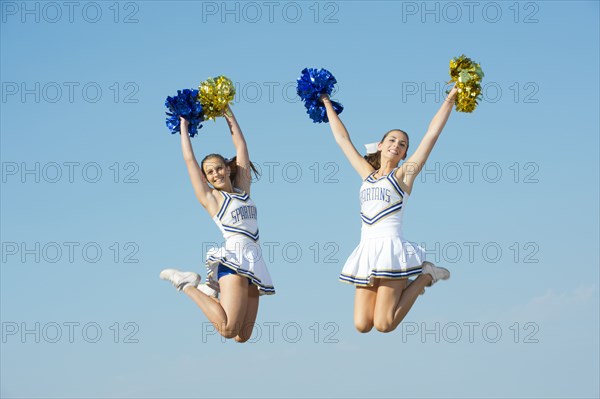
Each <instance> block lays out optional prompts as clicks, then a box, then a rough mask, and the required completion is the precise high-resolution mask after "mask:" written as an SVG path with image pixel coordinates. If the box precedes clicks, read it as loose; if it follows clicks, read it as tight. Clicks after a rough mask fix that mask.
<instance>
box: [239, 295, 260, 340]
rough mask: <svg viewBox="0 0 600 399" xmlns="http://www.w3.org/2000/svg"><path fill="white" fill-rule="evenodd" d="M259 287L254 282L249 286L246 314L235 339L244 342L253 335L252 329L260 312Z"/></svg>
mask: <svg viewBox="0 0 600 399" xmlns="http://www.w3.org/2000/svg"><path fill="white" fill-rule="evenodd" d="M258 298H259V293H258V288H257V287H256V286H255V285H254V284H250V286H249V287H248V304H247V305H246V315H245V316H244V321H243V322H242V328H241V329H240V331H239V333H238V335H237V337H235V340H236V341H237V342H240V343H244V342H246V341H248V340H249V339H250V337H251V336H252V330H253V329H254V322H255V321H256V315H257V314H258Z"/></svg>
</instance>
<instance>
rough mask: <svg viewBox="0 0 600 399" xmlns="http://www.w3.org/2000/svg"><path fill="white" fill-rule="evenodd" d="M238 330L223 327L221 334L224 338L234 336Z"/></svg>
mask: <svg viewBox="0 0 600 399" xmlns="http://www.w3.org/2000/svg"><path fill="white" fill-rule="evenodd" d="M238 333H239V331H238V330H237V329H233V328H227V327H226V328H224V329H223V330H221V335H222V336H223V337H225V338H235V337H236V336H237V335H238Z"/></svg>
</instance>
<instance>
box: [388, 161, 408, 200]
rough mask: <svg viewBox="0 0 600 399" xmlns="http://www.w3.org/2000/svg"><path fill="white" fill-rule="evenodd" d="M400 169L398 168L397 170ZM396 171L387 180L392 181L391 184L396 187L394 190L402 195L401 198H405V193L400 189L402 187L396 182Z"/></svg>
mask: <svg viewBox="0 0 600 399" xmlns="http://www.w3.org/2000/svg"><path fill="white" fill-rule="evenodd" d="M396 169H398V168H396ZM396 169H394V170H393V171H392V173H390V174H389V175H388V176H387V179H388V180H389V181H390V183H392V186H394V188H395V189H396V191H398V194H400V196H401V197H402V198H404V191H403V190H402V189H401V188H400V185H399V184H398V182H397V181H396V177H395V173H396Z"/></svg>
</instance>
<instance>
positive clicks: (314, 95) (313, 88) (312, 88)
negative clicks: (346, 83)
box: [297, 68, 337, 101]
mask: <svg viewBox="0 0 600 399" xmlns="http://www.w3.org/2000/svg"><path fill="white" fill-rule="evenodd" d="M336 83H337V80H335V78H334V77H333V75H332V74H331V72H329V71H328V70H327V69H316V68H304V69H303V70H302V73H301V75H300V77H299V78H298V88H297V92H298V95H299V96H300V98H301V99H302V100H304V101H309V100H319V96H320V95H321V94H323V93H327V94H328V95H331V92H332V91H333V86H334V85H335V84H336Z"/></svg>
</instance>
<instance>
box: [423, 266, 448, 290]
mask: <svg viewBox="0 0 600 399" xmlns="http://www.w3.org/2000/svg"><path fill="white" fill-rule="evenodd" d="M422 273H423V274H429V275H430V276H431V285H434V284H435V283H437V282H438V281H439V280H448V279H449V278H450V271H449V270H448V269H444V268H443V267H438V266H435V265H434V264H433V263H431V262H423V271H422Z"/></svg>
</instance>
